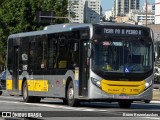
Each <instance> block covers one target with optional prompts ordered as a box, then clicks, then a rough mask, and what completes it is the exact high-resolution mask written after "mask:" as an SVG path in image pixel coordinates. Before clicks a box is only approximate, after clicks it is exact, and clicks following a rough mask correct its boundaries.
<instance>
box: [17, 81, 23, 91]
mask: <svg viewBox="0 0 160 120" xmlns="http://www.w3.org/2000/svg"><path fill="white" fill-rule="evenodd" d="M18 85H19V90H22V80H19V83H18Z"/></svg>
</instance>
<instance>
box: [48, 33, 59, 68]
mask: <svg viewBox="0 0 160 120" xmlns="http://www.w3.org/2000/svg"><path fill="white" fill-rule="evenodd" d="M48 39H49V45H48V46H49V49H48V51H49V53H48V62H49V65H48V67H49V69H55V68H56V61H57V57H56V56H57V39H56V38H53V37H52V35H51V36H49V37H48Z"/></svg>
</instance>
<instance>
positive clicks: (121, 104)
mask: <svg viewBox="0 0 160 120" xmlns="http://www.w3.org/2000/svg"><path fill="white" fill-rule="evenodd" d="M131 104H132V101H125V100H124V101H119V107H120V108H130V106H131Z"/></svg>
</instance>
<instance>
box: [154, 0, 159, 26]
mask: <svg viewBox="0 0 160 120" xmlns="http://www.w3.org/2000/svg"><path fill="white" fill-rule="evenodd" d="M155 24H160V0H156V1H155Z"/></svg>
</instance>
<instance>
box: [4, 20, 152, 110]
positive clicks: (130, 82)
mask: <svg viewBox="0 0 160 120" xmlns="http://www.w3.org/2000/svg"><path fill="white" fill-rule="evenodd" d="M153 43H154V42H153V32H152V30H151V29H150V28H148V27H145V26H139V25H131V24H125V23H96V24H84V23H83V24H80V23H68V24H58V25H49V26H46V27H45V28H44V29H43V30H40V31H32V32H24V33H17V34H12V35H10V36H9V37H8V43H7V45H8V46H7V47H8V50H7V51H8V52H7V70H6V71H7V73H6V74H7V83H6V84H7V91H8V93H9V94H10V95H22V96H23V100H24V101H25V102H40V100H41V99H43V98H59V99H62V100H63V103H64V104H68V105H69V106H78V105H79V103H80V102H84V101H88V102H117V103H118V105H119V107H120V108H129V107H130V106H131V104H132V103H133V102H134V101H143V102H146V103H149V102H150V101H151V100H152V95H153V80H154V73H153V71H154V44H153Z"/></svg>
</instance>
